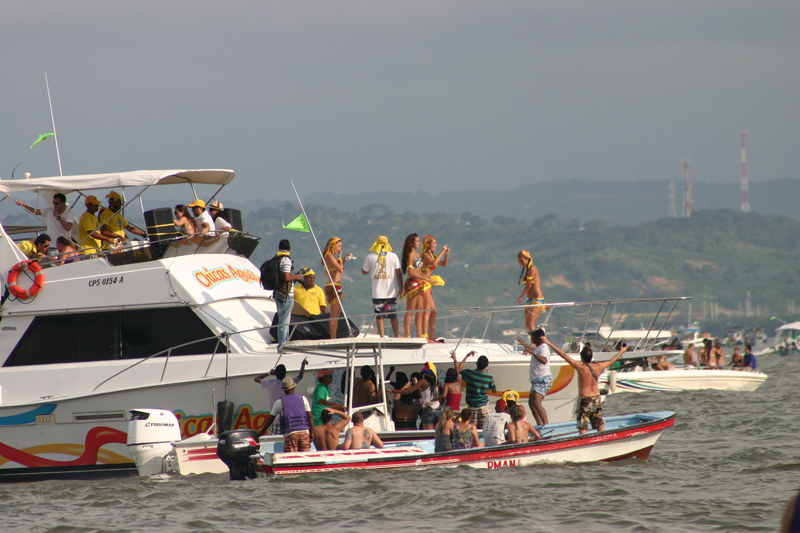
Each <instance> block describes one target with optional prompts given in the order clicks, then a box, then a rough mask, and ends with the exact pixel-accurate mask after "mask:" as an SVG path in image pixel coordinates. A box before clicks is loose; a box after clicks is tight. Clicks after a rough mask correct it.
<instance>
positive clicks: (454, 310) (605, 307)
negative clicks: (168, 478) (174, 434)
mask: <svg viewBox="0 0 800 533" xmlns="http://www.w3.org/2000/svg"><path fill="white" fill-rule="evenodd" d="M689 300H691V298H689V297H671V298H640V299H627V300H624V299H619V300H597V301H591V302H560V303H552V304H545V305H546V306H547V310H546V314H544V320H543V321H542V322H541V323H539V324H537V327H541V328H542V329H544V330H545V331H547V330H548V328H550V324H551V321H553V316H554V312H555V311H559V310H561V311H565V312H568V313H569V314H571V315H573V316H579V317H582V316H583V315H582V314H581V313H575V312H573V311H574V310H575V309H576V308H586V307H588V310H587V312H586V318H585V321H584V327H583V330H582V332H581V340H580V343H579V344H578V345H577V347H574V346H569V349H567V350H565V351H568V352H577V351H578V350H580V346H581V345H583V344H584V341H585V340H587V334H588V333H593V334H594V337H593V339H590V340H596V339H599V338H600V329H601V328H602V326H603V323H604V321H605V320H606V318H609V320H610V321H613V326H612V329H611V332H610V333H609V334H608V335H609V337H610V335H611V334H612V333H613V332H614V331H616V330H617V328H618V327H619V324H620V322H621V321H622V320H623V319H624V318H625V317H626V316H629V315H626V314H625V313H626V312H627V310H628V309H629V308H630V307H631V306H634V307H642V306H646V305H647V304H653V303H658V309H657V310H656V311H655V313H654V315H653V318H652V320H650V322H649V324H650V325H649V327H648V328H647V329H646V330H645V329H643V330H642V331H644V336H643V337H642V338H641V339H639V340H638V342H637V344H636V345H635V346H634V347H632V350H631V351H651V350H653V349H655V348H656V345H657V344H658V343H657V340H658V336H659V335H660V334H661V332H662V331H663V330H664V328H665V327H666V325H667V322H668V321H669V319H670V318H671V317H672V315H673V314H674V310H675V308H676V306H677V304H678V303H680V302H682V301H689ZM618 305H622V306H623V307H622V310H621V311H620V312H619V314H618V316H616V319H615V317H614V314H615V313H614V309H613V308H614V306H618ZM668 305H669V311H668V312H664V308H665V307H666V306H668ZM524 307H525V306H493V307H444V308H437V309H436V311H437V313H438V314H439V318H437V320H439V319H440V318H444V317H442V316H441V315H442V314H443V313H450V316H448V317H447V318H450V319H452V318H460V319H465V320H466V319H468V322H467V326H466V327H465V328H464V330H463V331H462V332H461V335H460V336H459V337H458V338H457V340H456V338H451V339H450V341H451V342H455V343H456V347H458V346H459V345H460V344H461V343H462V342H464V341H465V340H467V341H472V340H478V339H479V340H480V341H484V340H485V339H486V335H487V333H488V331H489V327H490V325H491V323H492V320H493V319H494V318H495V316H496V315H505V314H509V313H520V311H522V310H523V309H524ZM595 308H599V309H602V314H601V315H600V318H599V320H598V323H597V326H596V327H595V325H594V324H593V322H592V314H593V313H594V311H595ZM430 311H433V310H432V309H420V310H415V311H411V313H415V314H416V313H424V312H430ZM404 314H406V312H405V311H403V312H397V315H398V320H399V315H404ZM630 314H633V312H631V313H630ZM637 314H642V313H637ZM647 314H649V313H647ZM367 317H369V318H370V321H369V324H370V326H369V327H367V328H365V331H364V336H366V335H367V334H368V332H369V330H370V329H371V327H372V324H374V320H375V318H377V317H376V315H375V314H374V313H372V314H363V315H351V316H350V319H351V320H352V319H362V323H366V318H367ZM480 317H486V319H487V321H486V325H485V326H484V328H483V332H482V336H481V337H472V338H471V337H468V334H469V331H470V328H471V327H472V325H473V323H474V322H475V320H476V319H478V318H480ZM662 318H663V320H662V321H661V322H660V325H659V326H658V329H657V330H656V324H657V323H659V320H660V319H662ZM343 319H344V318H343V317H339V318H338V319H333V320H343ZM331 320H332V319H331V318H327V317H326V318H321V319H315V320H304V321H303V322H300V323H290V324H289V335H288V337H287V339H288V340H292V339H293V337H294V335H295V333H296V331H297V328H298V327H299V326H300V325H306V324H316V323H324V324H327V323H329V322H330V321H331ZM386 321H387V319H384V326H385V328H386V327H389V324H386ZM520 321H521V320H520ZM273 327H276V328H277V327H278V326H260V327H255V328H250V329H246V330H240V331H233V332H224V333H221V334H220V335H215V336H210V337H204V338H201V339H197V340H194V341H190V342H186V343H183V344H179V345H176V346H173V347H171V348H168V349H165V350H162V351H160V352H158V353H155V354H153V355H150V356H147V357H145V358H143V359H141V360H139V361H136V362H135V363H133V364H131V365H130V366H128V367H126V368H124V369H122V370H120V371H119V372H117V373H115V374H114V375H112V376H110V377H108V378H106V379H105V380H103V381H102V382H100V383H99V384H98V385H97V386H96V387H95V388H94V391H97V389H98V388H100V387H101V386H102V385H104V384H105V383H108V382H109V381H111V380H112V379H114V378H116V377H118V376H120V375H122V374H124V373H125V372H127V371H128V370H131V369H133V368H135V367H136V366H138V365H140V364H142V363H144V362H146V361H149V360H151V359H153V358H154V357H158V356H161V355H165V354H166V358H165V361H164V367H163V369H162V371H161V377H160V379H159V383H160V382H162V381H163V379H164V376H165V375H166V370H167V365H168V364H169V361H170V357H171V356H172V352H174V351H176V350H178V349H181V348H184V347H187V346H191V345H193V344H197V343H202V342H207V341H209V340H212V339H216V340H217V343H216V345H215V347H214V351H213V352H212V353H211V356H210V358H209V362H208V365H207V367H206V371H205V373H204V374H203V377H207V376H208V372H209V371H210V369H211V365H212V363H213V362H214V358H215V357H216V354H217V352H218V350H219V347H220V344H221V343H223V342H224V343H225V356H226V360H225V382H226V390H227V384H228V358H229V356H230V338H231V337H232V336H235V335H243V334H246V333H253V332H262V331H264V330H267V329H271V328H273ZM565 327H566V328H567V331H571V332H574V331H575V330H574V329H572V328H569V326H561V327H560V328H559V332H558V333H557V334H560V332H561V331H563V330H564V328H565ZM620 329H621V328H620ZM384 331H386V330H384ZM412 331H413V329H412ZM517 332H518V333H521V330H520V329H519V328H517ZM653 333H654V334H653ZM651 334H652V335H651ZM358 336H361V332H359V334H358ZM549 336H550V337H554V335H553V334H552V332H551V333H550V334H549ZM563 336H564V338H565V340H567V338H568V337H567V334H563ZM569 336H570V337H572V335H571V334H570V335H569ZM262 337H263V335H262ZM623 340H625V339H618V341H619V342H622V341H623ZM605 341H606V342H602V343H598V342H594V344H593V348H594V350H595V352H607V351H616V350H617V348H616V347H615V346H612V345H609V344H608V343H611V342H612V339H610V338H606V339H605ZM326 356H330V357H336V356H335V355H333V354H330V353H326ZM276 364H277V363H276Z"/></svg>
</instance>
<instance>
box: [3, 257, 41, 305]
mask: <svg viewBox="0 0 800 533" xmlns="http://www.w3.org/2000/svg"><path fill="white" fill-rule="evenodd" d="M23 270H27V271H28V272H33V285H31V288H30V289H22V288H20V287H19V286H18V285H17V277H18V276H19V273H20V272H21V271H23ZM43 285H44V274H42V266H41V265H40V264H39V263H37V262H36V261H23V262H22V263H18V264H16V265H14V266H13V267H12V268H11V270H10V271H9V272H8V290H9V292H11V294H13V295H14V296H16V297H17V298H19V299H21V300H27V299H29V298H33V297H34V296H36V295H37V294H39V290H41V288H42V286H43Z"/></svg>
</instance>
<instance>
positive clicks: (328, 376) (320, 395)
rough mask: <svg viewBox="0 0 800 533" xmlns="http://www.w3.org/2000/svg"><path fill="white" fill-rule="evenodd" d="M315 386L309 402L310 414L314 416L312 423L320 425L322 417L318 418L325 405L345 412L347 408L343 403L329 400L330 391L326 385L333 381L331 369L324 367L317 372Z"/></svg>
mask: <svg viewBox="0 0 800 533" xmlns="http://www.w3.org/2000/svg"><path fill="white" fill-rule="evenodd" d="M317 381H318V382H319V383H317V387H316V388H315V389H314V397H313V400H312V403H311V414H312V415H313V416H314V425H315V426H321V425H322V419H321V418H320V417H321V415H322V411H324V410H325V408H326V407H333V408H334V409H337V410H339V411H344V412H345V413H346V412H347V410H346V409H345V408H344V405H342V404H340V403H336V402H332V401H331V393H330V391H329V390H328V385H330V384H331V383H332V382H333V371H332V370H329V369H327V368H324V369H322V370H320V371H319V372H317Z"/></svg>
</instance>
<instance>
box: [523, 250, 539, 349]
mask: <svg viewBox="0 0 800 533" xmlns="http://www.w3.org/2000/svg"><path fill="white" fill-rule="evenodd" d="M517 262H518V263H519V264H520V265H521V266H522V273H521V274H520V278H519V283H522V281H523V276H524V281H525V288H523V289H522V293H520V295H519V298H517V305H521V304H522V298H523V297H526V298H527V301H526V302H525V304H526V305H525V329H527V330H528V333H533V330H535V329H536V321H537V320H538V319H539V315H541V314H542V311H544V293H543V292H542V280H541V278H540V277H539V269H538V268H536V267H535V266H534V265H533V259H531V254H530V253H529V252H528V251H527V250H522V251H521V252H520V253H518V254H517Z"/></svg>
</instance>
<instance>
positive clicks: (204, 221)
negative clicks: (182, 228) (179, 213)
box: [187, 198, 214, 235]
mask: <svg viewBox="0 0 800 533" xmlns="http://www.w3.org/2000/svg"><path fill="white" fill-rule="evenodd" d="M187 207H189V208H191V210H192V214H194V219H195V221H196V222H197V229H198V230H199V231H200V233H201V234H203V235H206V234H207V233H208V232H209V231H211V230H212V229H214V219H213V218H211V214H210V213H209V212H208V211H206V203H205V202H204V201H203V200H200V199H199V198H198V199H197V200H195V201H194V202H192V203H190V204H189V205H188V206H187Z"/></svg>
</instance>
